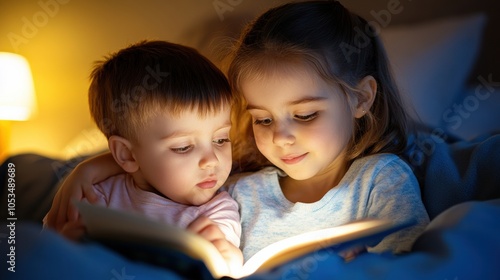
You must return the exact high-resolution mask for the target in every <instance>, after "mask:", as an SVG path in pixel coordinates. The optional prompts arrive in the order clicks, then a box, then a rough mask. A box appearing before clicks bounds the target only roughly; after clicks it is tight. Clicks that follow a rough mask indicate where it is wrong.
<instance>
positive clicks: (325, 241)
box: [239, 219, 400, 277]
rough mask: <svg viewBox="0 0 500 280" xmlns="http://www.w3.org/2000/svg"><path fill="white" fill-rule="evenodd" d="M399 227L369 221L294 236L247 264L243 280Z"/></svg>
mask: <svg viewBox="0 0 500 280" xmlns="http://www.w3.org/2000/svg"><path fill="white" fill-rule="evenodd" d="M399 228H400V227H399V226H395V225H394V224H393V223H392V222H390V221H387V220H375V219H366V220H360V221H356V222H352V223H348V224H345V225H341V226H337V227H333V228H326V229H321V230H316V231H312V232H306V233H303V234H300V235H297V236H292V237H289V238H286V239H283V240H280V241H278V242H275V243H273V244H271V245H269V246H267V247H265V248H263V249H262V250H260V251H259V252H257V253H256V254H255V255H253V256H252V257H251V258H250V259H249V260H248V261H247V262H246V263H245V264H244V267H243V271H242V273H241V275H240V276H239V277H243V276H246V275H250V274H252V273H255V272H256V271H265V270H268V269H270V268H273V267H275V266H277V265H279V264H283V263H286V262H287V261H290V260H292V259H294V258H296V257H299V256H301V255H305V254H307V253H311V252H314V251H317V250H320V249H322V248H327V247H330V246H333V245H341V244H342V243H345V242H350V243H355V242H354V241H356V240H358V239H360V240H361V239H362V238H366V237H370V236H372V235H377V234H379V233H383V232H384V231H390V232H392V231H393V230H397V229H399ZM391 229H393V230H391ZM387 234H389V233H387ZM344 249H346V248H344Z"/></svg>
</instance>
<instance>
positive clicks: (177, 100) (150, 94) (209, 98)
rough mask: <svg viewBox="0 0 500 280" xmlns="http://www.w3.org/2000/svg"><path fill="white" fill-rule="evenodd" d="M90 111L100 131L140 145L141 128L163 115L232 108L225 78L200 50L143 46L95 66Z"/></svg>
mask: <svg viewBox="0 0 500 280" xmlns="http://www.w3.org/2000/svg"><path fill="white" fill-rule="evenodd" d="M90 78H91V84H90V88H89V108H90V113H91V115H92V118H93V120H94V121H95V123H96V124H97V126H98V127H99V129H100V130H101V131H102V132H103V133H104V135H106V137H107V138H109V137H110V136H112V135H117V136H121V137H124V138H126V139H128V140H129V141H134V142H136V141H137V140H138V133H137V131H138V129H139V128H141V127H144V125H145V124H146V123H147V122H148V121H149V120H150V118H151V117H153V116H155V115H158V114H160V113H162V112H168V113H170V114H173V115H174V116H175V115H179V114H180V113H181V112H183V111H184V110H194V109H197V110H198V112H199V114H200V115H202V116H205V115H208V114H210V113H214V112H216V111H217V110H219V109H220V108H221V106H226V105H227V106H230V105H231V102H232V95H231V90H230V87H229V84H228V82H227V79H226V77H225V76H224V74H223V73H222V72H221V71H220V70H219V69H218V68H217V67H216V66H215V65H214V64H212V63H211V62H210V61H209V60H208V59H207V58H205V57H204V56H202V55H201V54H199V53H198V52H197V51H196V50H195V49H193V48H190V47H186V46H182V45H179V44H174V43H169V42H165V41H141V42H139V43H136V44H133V45H131V46H129V47H127V48H124V49H122V50H120V51H118V52H116V53H113V54H111V55H109V56H107V57H105V59H104V60H102V61H98V62H96V64H95V66H94V69H93V71H92V73H91V77H90Z"/></svg>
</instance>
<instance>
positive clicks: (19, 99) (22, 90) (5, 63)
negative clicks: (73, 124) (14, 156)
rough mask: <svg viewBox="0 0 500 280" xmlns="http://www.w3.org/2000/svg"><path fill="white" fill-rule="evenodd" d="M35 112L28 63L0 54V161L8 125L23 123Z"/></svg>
mask: <svg viewBox="0 0 500 280" xmlns="http://www.w3.org/2000/svg"><path fill="white" fill-rule="evenodd" d="M35 112H36V98H35V88H34V85H33V78H32V76H31V70H30V66H29V63H28V61H27V60H26V59H25V58H24V57H22V56H20V55H18V54H14V53H7V52H0V160H1V159H3V157H4V156H6V154H7V151H8V148H9V142H10V123H9V122H8V121H24V120H27V119H29V118H30V117H31V116H32V115H33V114H34V113H35Z"/></svg>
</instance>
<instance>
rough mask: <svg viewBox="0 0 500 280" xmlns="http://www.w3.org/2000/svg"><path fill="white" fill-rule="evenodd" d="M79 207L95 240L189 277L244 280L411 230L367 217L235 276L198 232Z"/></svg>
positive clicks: (285, 244) (293, 240) (288, 242)
mask: <svg viewBox="0 0 500 280" xmlns="http://www.w3.org/2000/svg"><path fill="white" fill-rule="evenodd" d="M76 204H77V207H78V209H79V211H80V214H81V216H82V219H83V223H84V224H85V226H86V228H87V236H88V239H89V240H95V241H99V242H101V243H103V244H104V245H106V246H109V247H111V248H112V249H114V250H117V251H118V252H120V253H122V254H124V255H126V256H128V257H129V258H132V259H139V260H141V261H145V262H148V263H151V264H155V265H160V266H163V267H166V268H169V269H172V270H174V271H176V272H179V273H180V274H181V275H183V276H187V277H189V278H206V276H207V275H208V276H209V277H213V278H221V277H223V276H229V277H232V278H241V277H244V276H248V275H250V274H253V273H255V272H264V271H266V270H268V269H271V268H273V267H275V266H278V265H280V264H284V263H286V262H288V261H290V260H292V259H294V258H297V257H299V256H302V255H305V254H307V253H311V252H314V251H317V250H320V249H325V248H328V249H332V250H335V252H340V251H344V250H346V249H350V248H354V247H357V246H364V245H369V246H372V245H375V244H377V243H378V242H379V241H380V240H382V239H383V238H384V237H385V236H386V235H388V234H390V233H392V232H395V231H398V230H400V229H402V228H404V227H406V226H409V225H395V224H394V223H392V222H390V221H387V220H376V219H366V220H360V221H355V222H351V223H348V224H345V225H341V226H337V227H332V228H327V229H322V230H316V231H312V232H307V233H303V234H300V235H297V236H293V237H290V238H286V239H283V240H281V241H278V242H276V243H273V244H271V245H269V246H267V247H265V248H263V249H262V250H260V251H259V252H258V253H256V254H255V255H254V256H252V257H251V258H250V259H249V260H247V261H246V262H245V264H244V265H243V268H242V269H241V271H239V272H236V273H234V272H233V273H231V272H230V271H229V269H228V267H227V265H226V262H225V260H224V259H223V258H222V256H221V255H220V254H219V251H218V250H217V249H216V248H215V246H213V244H212V243H210V242H209V241H207V240H205V239H204V238H202V237H200V236H198V235H196V234H194V233H191V232H188V231H186V230H185V229H182V228H179V227H177V226H172V225H168V224H165V223H159V222H156V221H154V220H151V219H148V218H146V217H144V216H142V215H139V214H135V213H130V212H124V211H119V210H114V209H110V208H105V207H103V206H95V205H91V204H88V203H84V202H77V203H76ZM204 272H205V274H203V273H204ZM207 273H208V274H207ZM200 274H201V275H203V276H205V277H201V276H200Z"/></svg>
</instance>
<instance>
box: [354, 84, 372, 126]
mask: <svg viewBox="0 0 500 280" xmlns="http://www.w3.org/2000/svg"><path fill="white" fill-rule="evenodd" d="M356 88H357V89H358V90H359V92H358V104H357V105H356V108H355V110H354V117H356V118H361V117H363V116H364V115H365V114H366V112H368V111H370V108H371V107H372V105H373V101H374V100H375V96H376V95H377V81H376V80H375V78H373V76H370V75H368V76H366V77H364V78H363V79H361V81H360V82H359V83H358V85H357V87H356Z"/></svg>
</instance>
